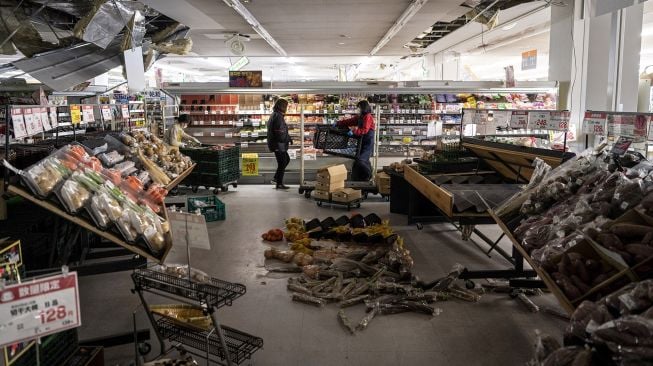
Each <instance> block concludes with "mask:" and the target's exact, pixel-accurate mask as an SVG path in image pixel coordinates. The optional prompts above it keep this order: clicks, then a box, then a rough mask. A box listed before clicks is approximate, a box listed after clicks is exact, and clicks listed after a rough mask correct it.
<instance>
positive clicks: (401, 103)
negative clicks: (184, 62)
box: [164, 81, 558, 183]
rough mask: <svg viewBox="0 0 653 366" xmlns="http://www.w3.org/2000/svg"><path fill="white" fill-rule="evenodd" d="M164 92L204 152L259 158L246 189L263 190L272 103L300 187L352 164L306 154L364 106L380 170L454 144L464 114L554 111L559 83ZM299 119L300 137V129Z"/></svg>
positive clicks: (184, 87)
mask: <svg viewBox="0 0 653 366" xmlns="http://www.w3.org/2000/svg"><path fill="white" fill-rule="evenodd" d="M164 89H165V90H166V92H169V93H171V94H174V95H177V96H178V97H179V99H180V104H179V113H180V114H188V115H189V116H190V120H191V123H190V125H189V128H188V130H187V132H189V133H190V134H191V135H193V136H195V137H196V138H198V139H199V140H200V141H201V142H202V143H205V144H211V145H214V144H225V143H232V144H239V145H240V147H241V151H242V152H243V153H250V152H255V153H258V154H259V159H260V161H259V172H260V174H259V176H258V177H243V180H242V181H244V182H245V183H247V182H249V183H264V182H268V181H269V179H270V177H271V176H272V174H273V172H274V169H275V168H276V163H275V159H274V156H273V154H272V153H270V152H268V151H267V144H266V127H265V123H266V122H267V119H268V118H269V114H270V113H271V108H272V105H273V102H274V100H275V99H276V98H279V97H284V98H288V99H289V100H291V103H290V105H289V108H288V112H287V114H286V122H287V123H288V125H289V127H290V133H291V135H292V136H293V141H294V144H293V145H292V146H291V147H290V149H291V151H290V153H291V157H294V158H293V159H291V163H290V165H289V166H288V168H287V176H288V180H289V182H291V183H297V182H299V178H300V177H299V172H300V167H301V164H300V161H299V159H300V156H302V154H300V153H299V152H300V147H301V145H300V141H303V144H304V153H303V160H304V167H305V171H306V174H307V175H306V177H304V178H305V179H312V178H311V177H312V175H314V174H315V171H316V170H317V169H318V168H319V167H323V166H325V165H329V164H339V163H344V164H346V165H348V168H350V165H351V160H349V159H343V158H339V157H336V156H329V155H326V154H322V153H321V152H320V151H316V150H313V149H312V137H313V134H314V132H315V129H316V127H317V126H318V125H325V124H332V123H333V122H335V121H336V120H338V119H342V118H345V117H348V116H353V115H355V114H356V113H357V111H356V108H355V105H356V103H357V102H358V101H359V100H360V99H367V100H368V101H370V102H371V104H373V107H374V110H375V111H378V114H377V115H376V117H377V125H378V127H377V130H378V137H379V143H378V150H377V151H378V159H379V162H378V166H379V167H380V166H383V165H387V164H389V163H391V162H394V161H397V160H399V159H401V158H404V157H419V156H421V155H422V154H423V153H424V152H425V151H429V150H432V149H433V148H434V146H435V145H436V143H437V140H438V139H441V138H442V137H448V138H451V137H453V136H460V134H461V131H462V110H463V108H477V109H483V108H497V109H555V108H556V101H557V93H558V88H557V83H555V82H545V83H542V82H538V83H523V84H521V85H518V86H517V87H516V88H504V87H503V86H502V84H501V83H499V82H472V83H470V82H435V81H429V82H411V83H408V82H403V83H402V82H370V83H366V82H353V83H336V82H321V83H276V84H274V85H270V84H269V83H268V84H267V85H264V87H263V88H229V87H228V84H227V83H167V84H164ZM302 118H303V121H304V129H303V130H302V129H301V128H300V124H301V123H300V122H301V120H302Z"/></svg>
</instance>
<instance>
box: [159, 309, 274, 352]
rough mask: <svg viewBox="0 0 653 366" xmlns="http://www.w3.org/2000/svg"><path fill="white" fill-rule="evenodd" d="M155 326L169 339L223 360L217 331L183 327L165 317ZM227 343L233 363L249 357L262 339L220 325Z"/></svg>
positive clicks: (260, 344) (257, 348)
mask: <svg viewBox="0 0 653 366" xmlns="http://www.w3.org/2000/svg"><path fill="white" fill-rule="evenodd" d="M156 327H157V329H158V331H159V332H160V333H161V335H162V336H163V337H165V338H167V339H169V340H170V341H173V342H179V343H182V344H184V345H187V346H190V347H192V348H195V349H197V350H200V351H203V352H207V351H208V353H210V354H211V355H214V356H217V357H218V358H220V359H222V360H224V359H226V358H227V357H226V354H225V352H224V349H223V347H222V345H221V344H220V339H219V338H218V334H217V332H215V331H213V330H208V331H207V330H199V329H191V328H187V327H183V326H180V325H178V324H177V323H175V322H174V321H173V320H171V319H168V318H166V317H161V318H160V319H158V320H157V321H156ZM220 328H221V329H222V331H223V334H224V340H225V343H226V345H227V350H228V354H229V359H230V360H231V362H233V363H235V364H241V363H243V362H244V361H247V360H249V359H251V357H252V354H253V353H254V352H256V351H257V350H259V349H261V348H262V347H263V339H262V338H259V337H255V336H253V335H250V334H247V333H245V332H241V331H239V330H237V329H234V328H231V327H227V326H224V325H223V326H221V327H220Z"/></svg>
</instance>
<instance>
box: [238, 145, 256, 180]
mask: <svg viewBox="0 0 653 366" xmlns="http://www.w3.org/2000/svg"><path fill="white" fill-rule="evenodd" d="M241 147H242V145H241ZM243 176H250V177H251V176H258V154H257V153H245V154H243Z"/></svg>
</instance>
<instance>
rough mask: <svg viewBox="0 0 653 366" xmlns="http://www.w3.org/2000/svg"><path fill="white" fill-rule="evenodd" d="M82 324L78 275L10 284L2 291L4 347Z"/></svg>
mask: <svg viewBox="0 0 653 366" xmlns="http://www.w3.org/2000/svg"><path fill="white" fill-rule="evenodd" d="M81 324H82V322H81V318H80V312H79V291H78V286H77V272H71V273H68V274H60V275H56V276H51V277H46V278H42V279H38V280H34V281H30V282H25V283H22V284H16V285H10V286H6V287H5V288H4V289H2V290H1V291H0V346H5V345H8V344H11V343H15V342H22V341H26V340H29V339H34V338H38V337H43V336H45V335H48V334H52V333H57V332H60V331H62V330H66V329H70V328H75V327H78V326H80V325H81Z"/></svg>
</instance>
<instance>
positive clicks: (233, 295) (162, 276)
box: [132, 268, 247, 308]
mask: <svg viewBox="0 0 653 366" xmlns="http://www.w3.org/2000/svg"><path fill="white" fill-rule="evenodd" d="M132 279H133V281H134V285H135V286H136V287H137V288H139V289H142V290H145V291H152V290H158V291H162V292H166V293H169V294H173V295H176V296H180V297H184V298H187V299H191V300H195V301H199V302H202V303H205V304H207V305H208V306H213V307H216V308H220V307H222V306H225V305H227V306H231V304H232V302H233V300H235V299H237V298H239V297H241V296H243V295H244V294H245V292H246V291H247V289H246V287H245V286H244V285H241V284H238V283H231V282H226V281H222V280H219V279H216V278H211V279H210V280H209V281H208V282H207V283H199V282H196V281H190V280H189V279H188V278H179V277H176V276H173V275H170V274H167V273H164V272H161V271H156V270H154V269H149V268H141V269H136V270H135V271H134V273H133V274H132Z"/></svg>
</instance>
